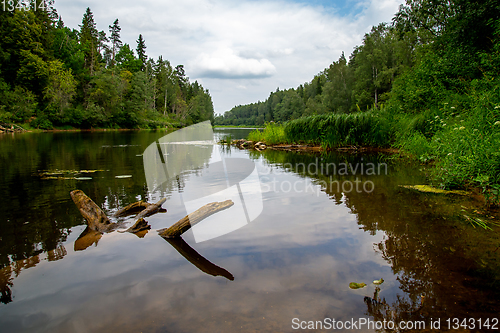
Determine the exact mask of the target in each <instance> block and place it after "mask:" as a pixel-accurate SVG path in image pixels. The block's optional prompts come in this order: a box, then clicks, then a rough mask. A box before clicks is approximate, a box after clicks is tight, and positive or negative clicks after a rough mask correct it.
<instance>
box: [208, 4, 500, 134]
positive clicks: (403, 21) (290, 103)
mask: <svg viewBox="0 0 500 333" xmlns="http://www.w3.org/2000/svg"><path fill="white" fill-rule="evenodd" d="M499 15H500V5H499V1H498V0H488V1H477V0H476V1H474V0H473V1H468V0H453V1H447V0H446V1H445V0H407V3H406V5H402V6H401V7H400V9H399V11H398V13H397V14H396V15H395V16H394V18H393V20H392V24H385V23H382V24H379V25H378V26H376V27H373V28H372V30H371V31H370V33H367V34H365V36H364V38H363V42H362V44H361V45H360V46H357V47H356V48H355V49H354V51H353V52H352V54H351V55H350V57H349V60H347V59H346V57H345V56H344V54H342V55H341V57H340V58H339V59H338V60H337V61H335V62H333V63H332V64H331V65H330V66H329V67H328V68H326V69H325V70H323V71H322V72H320V73H319V74H318V75H316V76H315V77H314V78H313V79H312V81H311V82H308V83H304V84H302V85H300V86H299V87H297V88H295V89H293V88H291V89H287V90H279V89H277V90H276V91H275V92H272V93H271V94H270V95H269V97H268V98H267V100H265V101H263V102H262V101H260V102H257V103H253V104H248V105H240V106H236V107H234V108H232V109H231V110H230V111H228V112H226V113H225V114H224V115H220V116H218V117H216V119H215V123H216V124H219V125H242V124H244V125H262V124H264V123H265V122H269V121H275V122H284V121H288V120H292V119H297V118H300V117H302V116H310V115H318V114H327V113H352V112H359V111H367V110H368V109H380V108H381V107H383V106H385V105H387V104H388V103H392V105H395V104H397V107H398V108H399V107H400V108H402V109H403V110H404V111H405V112H421V111H424V110H426V109H429V108H432V105H435V103H437V102H438V101H444V100H445V99H447V98H446V97H445V96H444V95H446V94H449V93H450V92H451V93H452V94H453V95H456V94H457V93H464V92H465V90H467V89H468V83H469V82H471V80H473V79H479V78H482V77H484V75H485V73H489V71H490V70H494V71H498V67H495V68H494V67H492V65H493V63H486V62H485V61H488V59H489V57H490V56H489V55H491V52H492V51H493V50H494V47H495V45H497V44H495V43H497V41H498V34H497V33H496V32H497V31H498V22H499V21H498V18H499ZM495 73H496V72H495ZM495 73H491V74H492V76H494V75H495Z"/></svg>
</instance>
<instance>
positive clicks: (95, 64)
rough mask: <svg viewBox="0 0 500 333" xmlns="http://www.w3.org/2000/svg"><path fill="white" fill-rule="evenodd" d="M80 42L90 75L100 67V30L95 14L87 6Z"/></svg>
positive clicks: (81, 26) (81, 27)
mask: <svg viewBox="0 0 500 333" xmlns="http://www.w3.org/2000/svg"><path fill="white" fill-rule="evenodd" d="M80 44H81V46H82V48H83V50H84V53H85V68H86V69H87V70H89V72H90V75H91V76H93V75H94V73H95V72H96V71H97V70H98V69H99V57H98V55H99V52H98V50H97V47H98V45H99V32H98V31H97V29H96V24H95V21H94V14H93V13H92V11H91V10H90V8H89V7H87V10H86V11H85V14H84V15H83V19H82V25H80Z"/></svg>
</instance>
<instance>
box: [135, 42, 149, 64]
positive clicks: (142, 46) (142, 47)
mask: <svg viewBox="0 0 500 333" xmlns="http://www.w3.org/2000/svg"><path fill="white" fill-rule="evenodd" d="M136 50H137V56H138V57H139V60H141V62H142V65H141V70H142V71H144V68H145V64H146V61H147V58H148V57H147V55H146V42H145V41H144V39H143V38H142V35H139V39H138V40H137V49H136Z"/></svg>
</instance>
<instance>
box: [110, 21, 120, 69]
mask: <svg viewBox="0 0 500 333" xmlns="http://www.w3.org/2000/svg"><path fill="white" fill-rule="evenodd" d="M121 30H122V28H120V26H119V22H118V19H116V20H115V22H113V25H110V26H109V32H110V33H111V38H110V39H111V67H112V66H114V65H115V56H116V54H117V53H118V51H119V50H120V48H121V47H122V41H121V40H120V31H121Z"/></svg>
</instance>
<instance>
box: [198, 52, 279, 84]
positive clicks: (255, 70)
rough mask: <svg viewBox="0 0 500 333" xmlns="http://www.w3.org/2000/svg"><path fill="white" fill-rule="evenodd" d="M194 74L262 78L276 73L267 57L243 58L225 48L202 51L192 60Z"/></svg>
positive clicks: (210, 76) (199, 75)
mask: <svg viewBox="0 0 500 333" xmlns="http://www.w3.org/2000/svg"><path fill="white" fill-rule="evenodd" d="M192 69H193V71H194V73H195V76H198V77H208V78H222V79H224V78H236V79H237V78H263V77H270V76H272V75H274V74H275V73H276V68H275V67H274V65H273V64H272V63H271V62H270V61H269V60H268V59H256V58H244V57H241V56H240V55H238V54H236V53H235V52H234V51H233V50H231V49H229V48H226V49H220V50H216V51H215V52H213V53H212V54H207V53H202V54H201V55H200V56H198V57H197V58H196V59H195V60H194V61H193V62H192Z"/></svg>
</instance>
